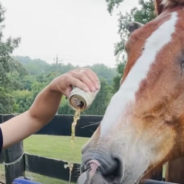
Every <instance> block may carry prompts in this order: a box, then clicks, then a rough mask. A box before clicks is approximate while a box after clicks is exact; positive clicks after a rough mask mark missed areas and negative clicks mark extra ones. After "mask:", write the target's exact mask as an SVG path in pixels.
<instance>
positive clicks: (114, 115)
mask: <svg viewBox="0 0 184 184" xmlns="http://www.w3.org/2000/svg"><path fill="white" fill-rule="evenodd" d="M177 20H178V15H177V12H173V13H172V14H171V17H170V19H169V20H167V21H165V22H164V23H163V24H162V25H160V26H159V27H158V29H157V30H156V31H154V32H153V33H152V34H151V35H150V37H148V39H147V40H146V42H145V45H144V51H143V52H142V55H141V56H140V57H139V58H138V60H137V61H136V62H135V64H134V66H133V67H132V69H131V70H130V72H129V73H128V75H127V77H126V79H125V81H124V82H123V84H122V85H121V87H120V89H119V90H118V92H117V93H116V94H115V95H114V96H113V97H112V99H111V102H110V104H109V106H108V107H107V110H106V112H105V115H104V118H103V120H102V122H101V136H105V135H106V133H108V131H109V130H110V129H112V128H113V127H114V126H116V124H118V122H119V121H120V119H122V116H123V114H124V113H125V112H126V107H127V105H128V104H129V103H135V94H136V92H137V91H138V89H139V86H140V83H141V82H142V81H143V80H144V79H145V78H146V77H147V74H148V72H149V70H150V67H151V65H152V64H153V62H154V61H155V59H156V56H157V55H158V53H159V51H160V50H161V49H162V48H163V47H164V46H166V45H167V44H168V43H169V42H170V41H171V40H172V34H173V33H174V32H175V25H176V23H177ZM124 123H126V122H124Z"/></svg>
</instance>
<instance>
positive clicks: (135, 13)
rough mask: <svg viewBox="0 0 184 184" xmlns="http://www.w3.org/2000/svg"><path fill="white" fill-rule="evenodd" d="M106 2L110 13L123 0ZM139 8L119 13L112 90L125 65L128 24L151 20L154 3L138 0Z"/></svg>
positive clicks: (147, 0)
mask: <svg viewBox="0 0 184 184" xmlns="http://www.w3.org/2000/svg"><path fill="white" fill-rule="evenodd" d="M106 1H107V4H108V11H109V12H110V13H112V11H113V9H114V7H118V5H119V4H120V3H122V2H123V0H106ZM139 4H140V8H133V9H132V10H131V11H130V12H126V13H125V14H123V13H119V26H118V27H119V28H118V33H119V35H120V41H119V42H118V43H116V44H115V50H114V54H115V55H116V56H117V60H118V65H117V71H118V75H117V76H115V77H114V82H113V86H114V91H113V92H115V91H116V90H117V89H118V88H119V83H120V79H121V77H122V74H123V72H122V71H123V70H124V67H125V63H126V60H127V57H126V53H125V45H126V42H127V40H128V37H129V35H130V32H129V29H128V28H129V25H130V23H131V22H134V21H135V22H139V23H142V24H145V23H147V22H149V21H151V20H152V19H153V18H154V17H155V14H154V4H153V1H152V0H140V1H139Z"/></svg>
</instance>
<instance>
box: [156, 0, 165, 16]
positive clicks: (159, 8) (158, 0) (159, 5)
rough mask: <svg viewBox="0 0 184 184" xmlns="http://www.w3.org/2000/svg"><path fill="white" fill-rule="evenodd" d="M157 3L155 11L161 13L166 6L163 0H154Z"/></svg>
mask: <svg viewBox="0 0 184 184" xmlns="http://www.w3.org/2000/svg"><path fill="white" fill-rule="evenodd" d="M154 3H155V12H156V14H157V15H159V14H161V13H162V11H163V9H164V6H163V4H162V0H155V1H154Z"/></svg>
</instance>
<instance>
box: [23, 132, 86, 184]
mask: <svg viewBox="0 0 184 184" xmlns="http://www.w3.org/2000/svg"><path fill="white" fill-rule="evenodd" d="M87 141H88V138H80V137H76V139H75V141H74V142H72V141H71V137H68V136H66V137H63V136H48V135H33V136H31V137H29V138H27V139H25V140H24V151H25V152H27V153H30V154H35V155H39V156H44V157H49V158H55V159H61V160H64V161H68V162H75V163H80V161H81V148H82V147H83V145H84V144H85V143H86V142H87ZM26 176H27V177H28V178H31V179H32V180H34V181H38V182H41V183H43V184H68V182H66V181H62V180H59V179H54V178H49V177H46V176H41V175H38V174H34V173H30V172H26Z"/></svg>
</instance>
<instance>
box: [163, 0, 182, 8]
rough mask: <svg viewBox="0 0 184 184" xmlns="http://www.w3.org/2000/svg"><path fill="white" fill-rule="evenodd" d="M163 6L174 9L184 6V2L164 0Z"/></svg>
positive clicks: (180, 0)
mask: <svg viewBox="0 0 184 184" xmlns="http://www.w3.org/2000/svg"><path fill="white" fill-rule="evenodd" d="M162 5H163V6H164V7H165V8H172V7H175V6H178V5H184V0H162Z"/></svg>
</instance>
